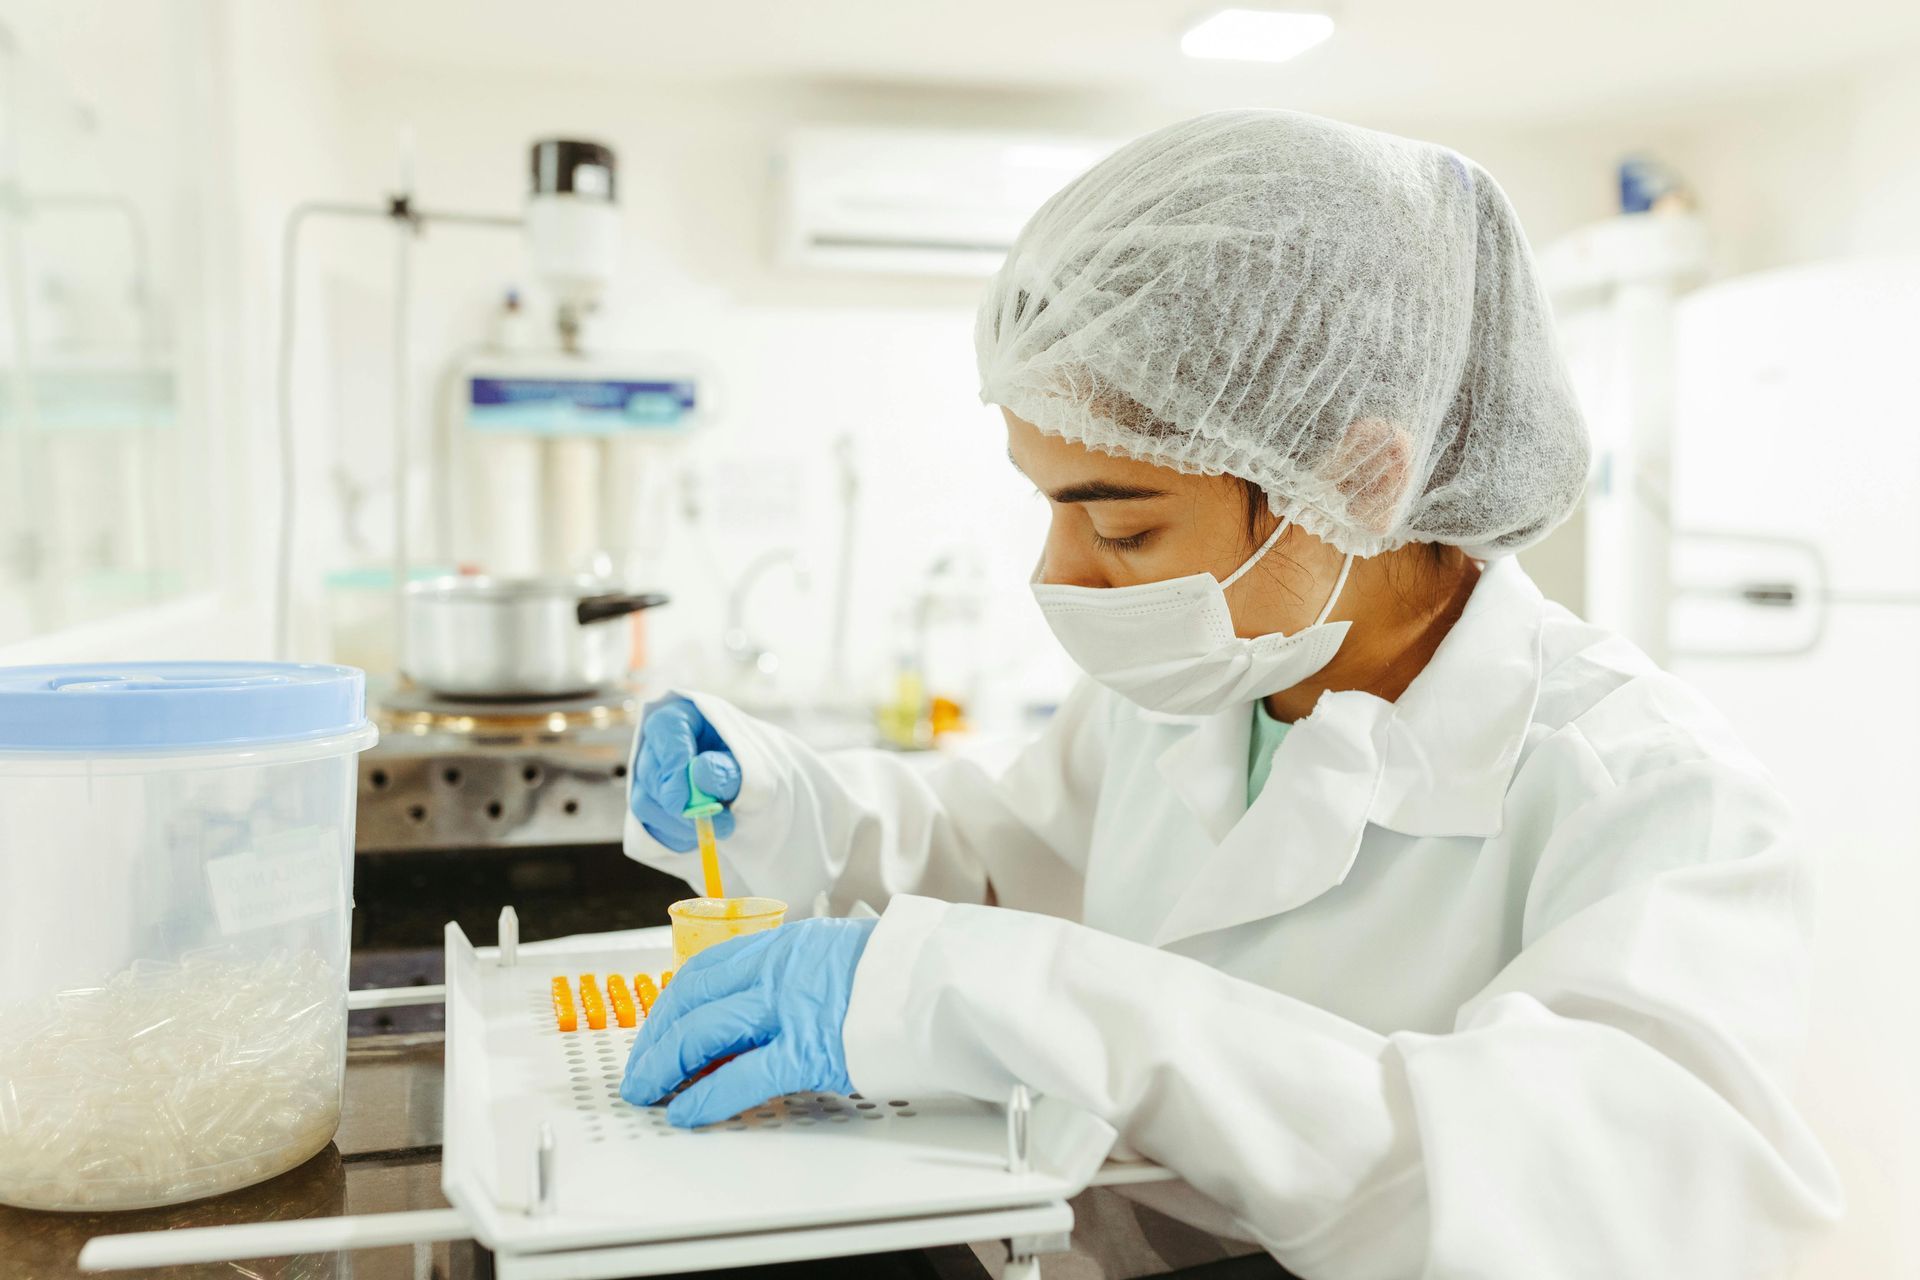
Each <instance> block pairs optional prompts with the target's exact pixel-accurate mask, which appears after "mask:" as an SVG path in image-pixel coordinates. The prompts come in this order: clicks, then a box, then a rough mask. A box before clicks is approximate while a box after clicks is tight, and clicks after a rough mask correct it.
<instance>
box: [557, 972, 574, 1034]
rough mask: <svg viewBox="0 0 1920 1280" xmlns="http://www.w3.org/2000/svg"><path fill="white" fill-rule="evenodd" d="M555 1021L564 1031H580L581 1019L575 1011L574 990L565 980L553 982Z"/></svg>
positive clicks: (558, 979) (559, 979) (560, 979)
mask: <svg viewBox="0 0 1920 1280" xmlns="http://www.w3.org/2000/svg"><path fill="white" fill-rule="evenodd" d="M553 1021H554V1023H555V1025H557V1026H558V1027H559V1028H560V1029H561V1030H562V1031H578V1030H579V1029H580V1019H579V1018H578V1017H577V1016H576V1015H575V1014H574V1011H573V989H572V988H571V987H569V986H568V985H567V980H566V979H565V978H555V979H554V980H553Z"/></svg>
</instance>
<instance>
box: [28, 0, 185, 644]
mask: <svg viewBox="0 0 1920 1280" xmlns="http://www.w3.org/2000/svg"><path fill="white" fill-rule="evenodd" d="M109 9H110V6H107V5H104V4H100V3H97V2H86V0H83V2H82V3H80V4H77V5H75V6H72V7H57V6H56V7H51V8H40V7H37V6H22V7H21V8H20V9H17V10H15V9H13V7H12V6H6V5H0V644H5V643H7V642H8V641H12V640H19V639H22V638H24V637H27V636H32V635H37V634H43V633H46V632H49V631H54V630H59V629H61V628H64V627H70V626H74V625H76V624H79V623H85V622H90V621H95V620H97V619H100V618H105V617H109V616H112V615H114V614H118V613H122V612H125V611H127V610H129V609H134V608H139V607H142V606H145V605H150V604H155V603H159V602H162V601H165V600H167V599H169V598H172V597H175V596H178V595H180V594H182V593H184V592H186V591H189V590H191V589H193V588H194V587H196V586H198V585H200V584H199V583H198V582H196V580H195V576H194V572H193V569H192V568H191V566H194V565H197V564H200V563H203V562H204V560H205V555H204V539H205V537H206V527H207V526H206V522H205V512H206V509H207V508H208V506H209V505H210V501H209V500H210V498H211V496H212V495H210V494H208V493H206V492H204V491H201V492H196V491H195V489H196V486H195V485H189V484H187V483H185V481H186V479H187V478H188V477H189V476H191V477H194V478H195V479H196V481H197V482H198V484H199V485H200V486H204V484H205V481H204V476H205V474H206V469H205V468H204V467H203V466H198V465H193V464H195V463H196V462H197V461H198V460H199V459H200V458H201V457H202V456H203V455H202V454H201V453H200V449H201V447H202V445H201V442H202V441H203V440H204V433H203V432H201V431H200V430H198V429H197V424H196V423H195V422H193V421H192V417H193V415H189V414H186V413H184V412H183V411H182V408H181V405H182V397H181V382H182V379H181V377H180V370H181V364H180V352H181V350H182V347H183V344H182V343H180V342H179V341H177V340H176V339H177V337H178V336H179V335H180V333H181V331H182V329H183V327H184V326H183V325H182V324H181V323H179V322H180V321H181V319H182V314H181V308H180V304H179V298H180V296H181V292H182V291H181V289H180V288H179V285H180V282H181V281H182V279H183V277H184V273H185V271H187V270H188V269H190V268H191V266H192V263H193V253H192V248H193V245H192V242H191V240H190V239H189V238H188V233H189V230H190V229H191V228H192V227H193V226H194V225H196V217H197V213H198V210H199V189H198V183H199V181H200V179H199V177H198V175H199V174H200V173H201V172H202V170H201V169H200V168H199V167H198V166H199V164H200V163H201V162H200V161H199V158H198V152H199V150H200V149H198V148H195V147H193V146H191V145H190V142H191V139H192V138H193V136H194V130H193V129H192V128H191V127H190V121H189V120H188V119H187V116H188V115H189V113H190V112H191V111H192V110H193V106H192V103H193V101H194V99H193V97H192V95H191V94H190V93H189V91H188V89H189V81H188V80H187V79H186V78H185V66H184V63H185V57H184V55H185V53H186V52H187V44H188V41H189V37H188V36H187V35H186V34H185V33H187V32H191V31H195V30H200V29H201V28H200V27H199V25H198V24H197V23H195V22H193V21H191V20H188V21H183V22H174V21H172V19H175V18H187V19H191V17H192V16H193V15H192V14H191V13H190V12H188V9H189V6H188V5H187V4H184V3H165V4H157V5H154V6H152V7H151V9H150V10H144V11H143V9H142V8H141V7H135V8H134V9H133V10H126V9H121V10H120V11H119V13H120V14H121V15H122V16H125V17H128V18H131V19H132V25H133V26H136V27H139V28H141V29H142V30H143V31H145V32H146V33H148V35H150V36H151V37H152V38H151V39H150V40H148V41H146V43H145V47H143V48H142V49H141V56H140V57H139V58H138V59H129V58H128V56H127V52H128V40H129V38H130V37H136V36H139V35H140V34H141V33H140V32H129V31H127V30H126V29H125V28H126V26H127V24H126V23H123V22H121V21H119V20H118V19H117V18H116V17H115V16H114V15H112V14H111V13H110V12H109ZM55 15H57V16H55Z"/></svg>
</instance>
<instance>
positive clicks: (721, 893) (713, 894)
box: [693, 818, 727, 898]
mask: <svg viewBox="0 0 1920 1280" xmlns="http://www.w3.org/2000/svg"><path fill="white" fill-rule="evenodd" d="M693 830H694V834H695V835H696V836H698V837H699V838H700V871H701V874H702V875H704V876H705V877H706V881H707V896H708V897H709V898H724V897H726V896H727V891H726V888H725V887H724V886H723V885H722V884H721V883H720V845H719V843H718V842H717V841H715V840H714V838H713V819H711V818H695V819H694V820H693Z"/></svg>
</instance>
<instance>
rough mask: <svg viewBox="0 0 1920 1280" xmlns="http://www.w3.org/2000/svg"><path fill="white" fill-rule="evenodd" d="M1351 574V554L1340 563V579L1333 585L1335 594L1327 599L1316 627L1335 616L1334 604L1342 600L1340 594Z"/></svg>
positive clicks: (1314, 623)
mask: <svg viewBox="0 0 1920 1280" xmlns="http://www.w3.org/2000/svg"><path fill="white" fill-rule="evenodd" d="M1351 572H1353V554H1352V553H1351V552H1349V553H1348V554H1347V558H1346V559H1345V560H1342V561H1341V562H1340V577H1339V578H1338V579H1336V580H1335V582H1334V584H1333V594H1332V595H1330V596H1328V597H1327V607H1326V608H1324V609H1322V610H1321V611H1320V616H1319V617H1317V618H1315V619H1314V620H1313V625H1314V626H1316V627H1317V626H1319V625H1320V624H1321V623H1323V622H1325V621H1326V620H1327V619H1328V618H1330V617H1332V616H1333V605H1334V602H1335V601H1337V600H1338V599H1339V598H1340V592H1341V591H1342V590H1344V589H1345V587H1346V585H1347V575H1348V574H1349V573H1351Z"/></svg>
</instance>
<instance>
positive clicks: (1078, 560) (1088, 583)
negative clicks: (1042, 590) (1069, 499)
mask: <svg viewBox="0 0 1920 1280" xmlns="http://www.w3.org/2000/svg"><path fill="white" fill-rule="evenodd" d="M1071 514H1077V513H1071ZM1080 518H1081V519H1083V520H1084V519H1085V517H1084V516H1080ZM1071 523H1072V521H1071V518H1069V513H1063V512H1062V511H1058V510H1056V511H1055V512H1054V513H1053V522H1052V523H1051V524H1049V525H1048V526H1047V540H1046V541H1045V542H1044V543H1042V544H1041V547H1040V563H1039V564H1038V565H1037V566H1035V568H1034V571H1033V580H1034V581H1035V582H1044V583H1048V584H1051V585H1053V586H1061V587H1105V586H1111V585H1112V584H1111V583H1110V582H1108V581H1107V576H1106V571H1105V570H1103V569H1102V568H1101V567H1100V565H1099V563H1098V561H1096V560H1095V559H1094V556H1093V553H1092V552H1093V549H1092V548H1091V547H1090V546H1088V545H1087V539H1086V536H1085V535H1084V534H1078V535H1076V534H1075V533H1074V531H1073V530H1072V529H1071V528H1070V525H1071Z"/></svg>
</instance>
